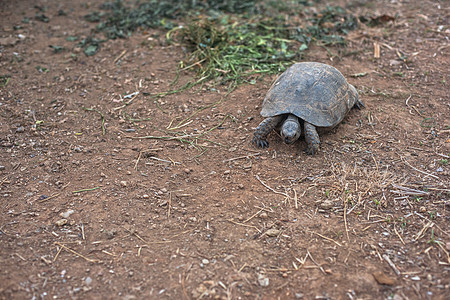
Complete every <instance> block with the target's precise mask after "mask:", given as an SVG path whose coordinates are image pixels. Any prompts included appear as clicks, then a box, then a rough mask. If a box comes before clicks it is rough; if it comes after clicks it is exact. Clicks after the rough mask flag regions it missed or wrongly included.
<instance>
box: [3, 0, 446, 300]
mask: <svg viewBox="0 0 450 300" xmlns="http://www.w3.org/2000/svg"><path fill="white" fill-rule="evenodd" d="M100 3H102V1H98V0H95V1H90V2H77V1H55V0H48V1H44V0H39V1H2V2H0V20H1V21H0V44H1V46H0V76H2V77H1V81H0V83H1V85H0V96H1V99H0V199H1V202H0V266H1V267H0V298H1V299H49V298H54V299H69V298H72V299H127V300H130V299H214V298H217V299H396V300H399V299H449V298H448V297H449V296H448V295H449V294H450V290H449V285H450V282H449V281H450V280H449V279H450V276H449V270H450V259H449V251H450V237H449V214H448V209H449V195H450V190H449V189H450V187H449V178H450V176H449V171H450V169H449V163H448V162H449V155H450V151H449V147H450V135H449V133H450V123H449V120H450V118H449V116H450V101H449V99H450V98H449V93H448V91H449V88H448V80H449V78H448V75H449V72H448V70H449V69H450V66H449V53H448V46H449V44H448V43H449V41H448V38H449V33H450V32H449V27H448V25H449V23H448V20H449V19H448V18H449V6H448V2H445V1H418V0H410V1H373V2H370V4H364V3H365V1H356V2H355V1H347V2H341V3H340V4H342V5H343V6H344V7H347V8H348V9H349V10H350V11H351V12H352V13H354V14H355V15H365V16H383V15H389V16H395V15H396V14H397V15H398V16H397V19H396V20H395V21H388V22H386V23H383V24H381V25H379V26H376V27H370V28H369V27H367V26H364V25H361V27H360V28H359V29H358V30H356V31H353V32H351V33H350V35H349V36H348V37H347V39H348V41H349V44H348V47H347V48H346V49H337V48H328V49H325V48H324V47H319V46H315V47H313V48H312V49H310V50H308V51H307V52H305V57H304V60H305V61H319V62H324V63H328V64H331V65H333V66H335V67H336V68H338V69H339V70H340V71H341V72H342V73H343V74H344V75H345V76H346V78H347V79H348V81H349V82H350V83H352V84H353V85H355V87H356V88H357V90H358V92H359V93H360V96H361V99H362V101H364V103H365V105H366V108H365V109H362V110H352V111H351V112H350V113H349V114H348V115H347V117H346V118H345V120H344V122H343V123H341V124H340V125H339V126H338V127H337V128H335V129H333V130H332V131H331V132H330V133H327V134H324V135H323V136H322V137H321V141H322V143H321V151H320V153H318V154H317V155H315V156H308V155H306V154H305V153H304V151H303V149H304V148H305V142H304V141H303V140H301V141H299V142H297V143H295V144H293V145H286V144H284V143H282V141H281V139H280V137H279V136H278V135H277V134H276V133H275V132H273V133H271V134H270V135H269V143H270V147H269V148H268V149H265V150H261V149H257V148H255V147H254V146H252V145H251V139H252V136H253V131H254V129H255V127H256V126H257V125H258V124H259V122H261V120H262V117H260V116H259V111H260V109H261V103H262V100H263V99H264V96H265V94H266V92H267V90H268V88H269V86H270V83H271V82H272V80H273V79H274V78H275V76H266V77H263V78H255V80H256V84H254V85H252V84H245V85H241V86H239V87H238V88H237V89H236V90H235V91H233V92H232V93H231V94H229V95H226V93H225V90H220V87H215V88H211V87H209V86H208V85H205V86H203V87H201V88H200V89H199V87H194V88H193V89H191V90H188V91H185V92H182V93H177V94H173V95H168V96H166V97H163V98H154V97H152V95H154V94H156V93H159V92H164V91H167V90H170V89H171V88H172V87H170V86H169V85H170V83H171V81H172V80H173V78H174V77H175V74H176V69H177V66H178V64H179V62H180V61H181V60H183V59H184V58H185V53H184V52H183V49H182V47H180V46H178V45H170V44H168V43H167V42H166V41H165V37H164V34H165V33H164V32H163V31H157V30H150V31H147V32H140V33H137V34H135V35H133V36H132V37H131V38H129V39H126V40H124V39H122V40H112V41H108V42H106V43H105V44H104V45H103V46H102V49H101V50H100V51H99V53H98V54H96V55H95V56H91V57H87V56H85V55H84V54H83V53H82V51H80V49H77V48H74V45H75V44H76V43H74V42H70V41H67V40H66V38H67V37H68V36H87V35H88V34H89V32H90V30H91V29H92V28H93V27H94V26H95V24H92V23H88V22H86V21H85V20H84V19H83V18H82V16H83V15H85V14H87V13H89V12H90V11H92V10H93V9H94V8H96V7H98V4H100ZM35 5H38V6H40V7H45V8H46V9H47V10H46V11H45V15H46V16H48V17H49V22H48V23H45V22H41V21H39V20H36V19H35V18H34V16H35V15H36V14H37V13H40V11H39V10H38V8H36V7H35ZM61 9H62V10H64V11H65V12H66V13H67V15H59V14H58V11H59V10H61ZM24 17H28V18H29V19H30V22H29V23H27V24H26V23H23V22H22V20H23V19H24ZM15 26H16V27H15ZM17 26H19V27H17ZM374 43H375V44H376V45H379V46H380V50H381V53H380V54H381V55H380V58H374V49H375V48H376V46H374ZM49 45H60V46H64V47H65V49H66V50H65V51H62V52H60V53H54V51H53V50H52V49H51V48H50V47H49ZM192 76H193V73H192V72H191V71H190V70H187V71H185V72H184V73H182V74H181V82H183V81H184V82H185V81H187V80H188V79H189V78H191V77H192ZM135 92H139V93H138V94H133V93H135ZM125 95H130V96H128V97H124V96H125ZM133 95H137V96H135V97H134V96H133ZM446 116H447V117H446ZM103 122H104V124H103ZM102 124H103V125H102ZM103 129H104V132H103ZM446 295H447V296H446Z"/></svg>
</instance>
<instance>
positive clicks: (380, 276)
mask: <svg viewBox="0 0 450 300" xmlns="http://www.w3.org/2000/svg"><path fill="white" fill-rule="evenodd" d="M372 275H373V277H374V278H375V280H376V281H377V282H378V284H383V285H394V284H395V278H393V277H390V276H388V275H386V274H385V273H383V272H374V273H372Z"/></svg>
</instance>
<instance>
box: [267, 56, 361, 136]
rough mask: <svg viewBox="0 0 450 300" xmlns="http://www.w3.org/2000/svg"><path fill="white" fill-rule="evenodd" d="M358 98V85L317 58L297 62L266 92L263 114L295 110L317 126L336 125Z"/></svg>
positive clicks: (289, 112)
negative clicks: (348, 80) (313, 60)
mask: <svg viewBox="0 0 450 300" xmlns="http://www.w3.org/2000/svg"><path fill="white" fill-rule="evenodd" d="M358 99H359V97H358V93H357V92H356V89H355V88H354V87H353V86H352V85H351V84H348V83H347V81H346V80H345V77H344V76H343V75H342V74H341V72H339V71H338V70H337V69H336V68H334V67H332V66H329V65H326V64H322V63H317V62H302V63H296V64H294V65H292V66H291V67H289V68H288V69H287V70H286V71H285V72H284V73H282V74H281V75H280V76H279V77H278V78H277V80H276V81H275V82H274V83H273V85H272V87H271V88H270V89H269V91H268V92H267V95H266V98H265V99H264V102H263V105H262V110H261V116H263V117H266V118H267V117H274V116H277V115H282V114H293V115H295V116H297V117H298V118H300V119H303V120H304V121H306V122H308V123H311V124H312V125H314V126H317V127H334V126H336V125H337V124H339V123H340V122H341V121H342V119H343V118H344V117H345V115H346V114H347V112H348V111H350V109H351V108H352V107H353V106H354V105H355V103H356V102H357V101H358Z"/></svg>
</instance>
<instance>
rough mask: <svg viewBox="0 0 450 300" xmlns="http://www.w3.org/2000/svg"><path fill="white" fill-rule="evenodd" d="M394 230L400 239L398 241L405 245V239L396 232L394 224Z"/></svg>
mask: <svg viewBox="0 0 450 300" xmlns="http://www.w3.org/2000/svg"><path fill="white" fill-rule="evenodd" d="M394 232H395V234H396V235H397V236H398V238H399V239H400V241H401V242H402V244H403V245H406V244H405V241H404V240H403V239H402V236H401V235H400V234H399V233H398V231H397V228H395V226H394Z"/></svg>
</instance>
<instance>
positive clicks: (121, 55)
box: [113, 50, 127, 63]
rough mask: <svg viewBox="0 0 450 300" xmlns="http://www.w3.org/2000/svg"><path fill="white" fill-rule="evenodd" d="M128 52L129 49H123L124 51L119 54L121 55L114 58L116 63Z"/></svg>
mask: <svg viewBox="0 0 450 300" xmlns="http://www.w3.org/2000/svg"><path fill="white" fill-rule="evenodd" d="M126 53H127V50H123V51H122V53H120V54H119V56H117V57H116V58H115V59H114V61H113V62H114V63H116V62H117V61H118V60H119V59H121V58H122V57H123V56H124V55H125V54H126Z"/></svg>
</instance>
